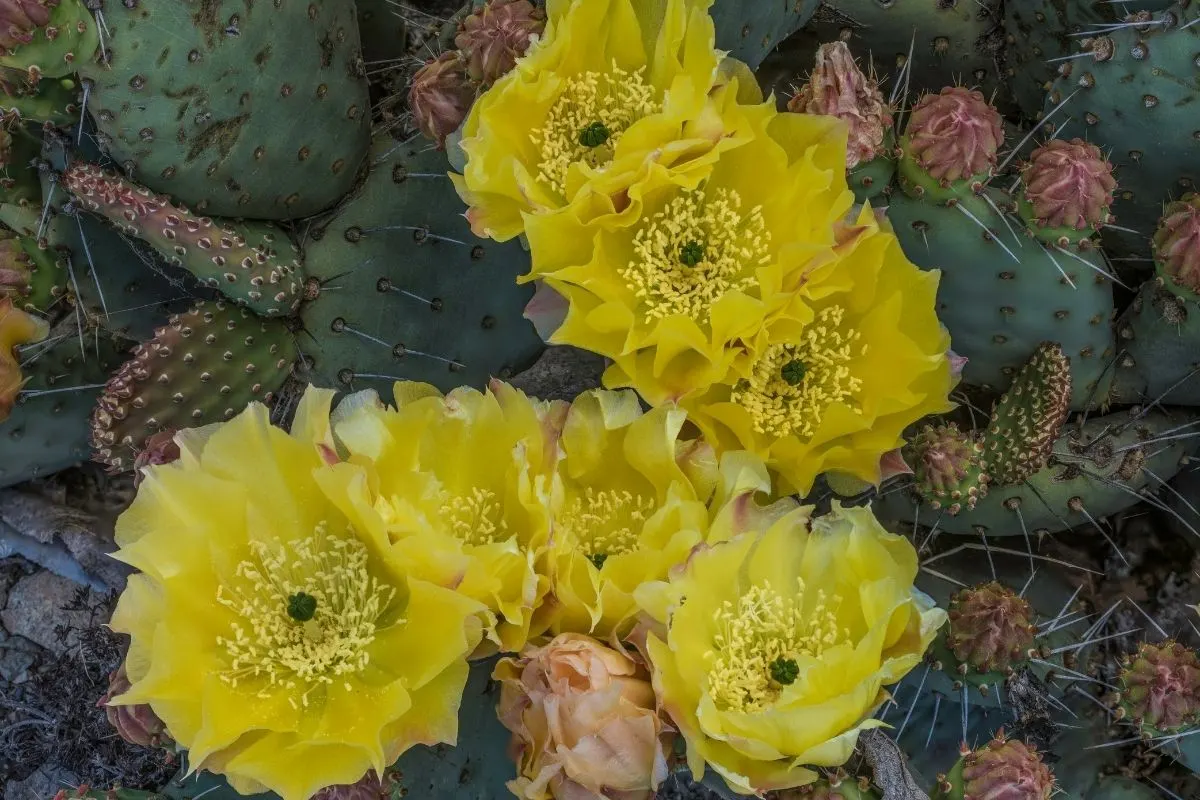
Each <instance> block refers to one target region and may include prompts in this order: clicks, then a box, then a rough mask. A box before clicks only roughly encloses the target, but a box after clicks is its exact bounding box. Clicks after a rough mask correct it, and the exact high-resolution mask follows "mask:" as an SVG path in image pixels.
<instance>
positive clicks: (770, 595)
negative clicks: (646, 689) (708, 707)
mask: <svg viewBox="0 0 1200 800" xmlns="http://www.w3.org/2000/svg"><path fill="white" fill-rule="evenodd" d="M841 602H842V599H841V598H840V597H838V596H837V595H834V596H833V597H826V595H825V592H823V591H818V592H817V596H816V603H815V605H813V606H812V608H810V609H808V610H805V603H804V581H803V580H800V579H797V591H796V594H795V595H782V594H780V593H779V592H777V591H775V589H774V588H772V587H771V585H770V584H769V583H765V582H764V583H763V584H762V585H761V586H752V587H751V588H750V590H749V591H748V592H746V593H745V594H743V595H742V596H741V597H739V598H738V600H737V602H736V603H733V602H730V601H728V600H727V601H725V603H724V604H723V605H722V606H721V608H720V610H718V611H717V614H716V623H717V630H718V633H717V635H716V636H715V637H714V638H713V649H712V650H710V651H708V652H707V653H705V654H704V657H705V660H707V661H708V662H709V671H708V684H709V692H710V693H711V694H712V698H713V701H714V702H715V703H716V704H717V707H718V708H720V709H721V710H722V711H744V712H755V711H761V710H762V709H764V708H765V707H766V706H768V705H770V704H771V703H773V702H774V701H775V699H776V698H778V697H779V695H780V693H782V692H783V687H784V686H790V685H791V684H793V683H795V682H796V680H797V678H799V677H800V663H799V661H800V659H802V658H805V657H809V658H820V657H821V654H822V653H824V652H825V650H827V649H828V648H830V647H834V646H836V645H838V644H841V643H842V642H846V641H848V640H849V639H850V631H848V630H846V629H845V628H839V627H838V620H837V606H838V605H839V604H840V603H841Z"/></svg>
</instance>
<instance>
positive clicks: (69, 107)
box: [0, 68, 80, 126]
mask: <svg viewBox="0 0 1200 800" xmlns="http://www.w3.org/2000/svg"><path fill="white" fill-rule="evenodd" d="M78 98H79V83H78V81H76V80H75V79H74V78H73V77H67V78H59V79H50V78H46V79H43V80H41V81H40V82H39V83H38V84H37V85H36V86H34V85H31V84H30V83H29V82H28V80H27V77H26V76H25V75H24V74H23V73H20V72H18V71H17V70H13V69H8V68H0V111H3V112H5V113H6V114H16V115H17V116H19V117H20V118H21V120H22V121H24V122H37V123H45V122H49V123H50V124H51V125H60V126H68V125H74V124H75V123H77V122H78V121H79V113H80V111H79V99H78Z"/></svg>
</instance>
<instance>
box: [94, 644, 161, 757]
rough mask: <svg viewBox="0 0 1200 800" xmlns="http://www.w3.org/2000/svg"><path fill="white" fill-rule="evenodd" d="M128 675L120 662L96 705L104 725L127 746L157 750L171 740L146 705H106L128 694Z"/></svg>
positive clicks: (159, 720) (159, 721) (152, 710)
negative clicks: (104, 721)
mask: <svg viewBox="0 0 1200 800" xmlns="http://www.w3.org/2000/svg"><path fill="white" fill-rule="evenodd" d="M129 686H130V683H129V675H128V674H127V673H126V672H125V664H124V663H122V664H121V666H120V667H118V668H117V669H116V670H115V671H114V672H113V673H112V674H111V675H109V676H108V691H107V692H105V693H104V696H103V697H101V698H100V700H99V702H98V703H97V704H96V705H98V706H100V707H101V708H103V709H104V715H105V716H106V717H108V724H109V725H112V726H113V728H114V729H115V730H116V731H117V735H118V736H120V737H121V738H122V739H124V740H125V741H127V742H129V743H130V744H136V745H138V746H140V747H158V746H160V745H164V744H168V743H170V741H171V738H170V737H169V736H168V735H167V732H166V731H167V728H166V726H165V725H163V721H162V720H161V719H159V718H158V717H157V716H155V714H154V709H152V708H150V706H148V705H146V704H144V703H143V704H141V705H130V706H125V705H109V701H110V700H112V699H113V698H114V697H116V696H117V695H120V694H124V693H125V692H127V691H129Z"/></svg>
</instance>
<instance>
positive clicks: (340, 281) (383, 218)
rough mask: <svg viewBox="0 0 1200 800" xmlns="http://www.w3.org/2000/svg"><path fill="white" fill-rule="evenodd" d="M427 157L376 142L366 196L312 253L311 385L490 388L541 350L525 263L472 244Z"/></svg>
mask: <svg viewBox="0 0 1200 800" xmlns="http://www.w3.org/2000/svg"><path fill="white" fill-rule="evenodd" d="M424 147H425V145H424V144H423V143H420V144H416V145H401V144H399V143H397V142H394V141H391V140H388V139H379V140H377V141H376V143H375V145H374V147H373V151H372V155H373V166H372V171H371V174H370V176H369V177H368V179H367V181H366V182H365V184H364V185H363V186H362V187H360V189H359V191H358V192H357V194H355V195H354V196H353V197H352V198H350V199H349V200H348V201H347V202H346V203H345V204H344V205H343V206H342V207H341V209H340V210H339V211H338V213H337V215H336V216H335V217H333V218H332V219H331V220H330V221H329V222H328V223H327V224H326V225H324V226H322V227H321V228H318V229H317V231H316V235H318V236H319V237H320V238H319V239H317V241H314V242H312V243H310V244H308V245H306V247H305V250H306V253H307V269H308V272H309V275H310V276H311V278H310V280H313V281H317V282H319V284H320V293H319V296H318V297H317V298H316V299H315V300H313V301H312V302H311V303H307V304H305V306H304V307H303V309H301V319H302V320H303V322H304V329H305V330H304V333H302V334H301V335H300V347H301V350H302V351H303V352H304V353H305V355H306V356H310V357H311V358H312V359H313V362H314V381H315V382H320V383H322V384H324V385H327V386H333V387H335V388H339V389H351V388H353V389H362V388H368V387H375V388H377V389H380V390H381V391H382V392H385V393H386V394H389V395H390V393H391V384H392V382H394V381H397V380H416V381H425V382H427V383H432V384H434V385H435V386H438V387H439V388H441V389H442V390H444V391H445V390H449V389H451V388H453V387H456V386H460V385H469V386H482V385H484V384H485V383H486V382H487V380H488V379H489V378H492V377H499V378H506V377H508V376H509V375H512V374H515V373H517V372H519V371H521V370H522V369H524V368H525V367H527V366H529V365H530V364H532V363H533V362H534V360H536V358H537V356H538V355H539V354H540V353H541V351H542V349H543V344H542V341H541V339H540V338H539V337H538V336H537V332H536V331H535V330H534V328H533V326H532V325H531V324H530V323H529V322H527V321H526V320H525V319H523V318H522V313H523V310H524V308H525V305H526V304H527V303H528V301H529V300H530V298H531V297H532V296H533V288H532V287H530V286H518V285H517V284H516V277H517V276H518V275H521V274H523V273H525V272H526V271H528V266H529V261H528V259H529V256H528V254H527V253H526V252H525V251H524V250H523V249H522V248H521V245H520V244H518V243H517V242H515V241H514V242H509V243H505V244H499V243H496V242H491V241H483V240H479V239H475V238H474V237H473V236H472V234H471V232H470V229H469V227H468V225H467V222H466V220H465V219H464V218H463V213H462V212H463V206H462V202H461V201H460V200H459V199H458V195H457V194H455V192H454V189H453V187H452V185H451V183H450V181H449V180H448V179H447V178H446V177H445V173H446V168H447V167H446V162H445V155H444V154H442V153H438V152H436V151H432V150H430V151H425V152H422V149H423V148H424ZM314 238H315V237H314Z"/></svg>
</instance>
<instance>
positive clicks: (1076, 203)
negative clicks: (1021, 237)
mask: <svg viewBox="0 0 1200 800" xmlns="http://www.w3.org/2000/svg"><path fill="white" fill-rule="evenodd" d="M1112 171H1113V168H1112V164H1110V163H1108V159H1106V158H1105V157H1104V154H1103V153H1101V152H1100V148H1099V147H1096V145H1094V144H1088V143H1087V142H1085V141H1083V140H1082V139H1072V140H1071V141H1069V142H1068V141H1065V140H1063V139H1051V140H1050V141H1049V142H1046V144H1044V145H1042V146H1041V147H1039V148H1037V149H1036V150H1034V151H1033V154H1032V155H1031V156H1030V158H1029V163H1028V164H1026V165H1025V168H1024V170H1022V172H1021V198H1020V201H1019V203H1018V206H1017V208H1018V211H1019V213H1020V215H1021V219H1023V220H1024V221H1025V225H1026V227H1027V228H1028V229H1029V231H1030V232H1031V233H1032V234H1033V235H1034V236H1036V237H1037V238H1038V239H1040V240H1041V241H1043V242H1046V243H1048V244H1057V245H1058V246H1060V247H1066V246H1068V245H1072V244H1081V243H1084V242H1090V240H1091V239H1090V237H1092V236H1093V235H1095V234H1096V233H1099V231H1100V228H1101V227H1103V226H1104V225H1106V224H1108V223H1109V222H1111V221H1112V215H1110V214H1109V213H1108V212H1109V209H1110V208H1112V204H1113V191H1114V190H1115V189H1116V188H1117V181H1116V178H1114V177H1113V175H1112Z"/></svg>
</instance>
